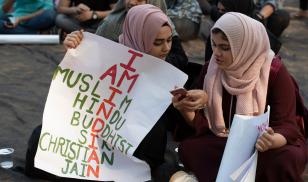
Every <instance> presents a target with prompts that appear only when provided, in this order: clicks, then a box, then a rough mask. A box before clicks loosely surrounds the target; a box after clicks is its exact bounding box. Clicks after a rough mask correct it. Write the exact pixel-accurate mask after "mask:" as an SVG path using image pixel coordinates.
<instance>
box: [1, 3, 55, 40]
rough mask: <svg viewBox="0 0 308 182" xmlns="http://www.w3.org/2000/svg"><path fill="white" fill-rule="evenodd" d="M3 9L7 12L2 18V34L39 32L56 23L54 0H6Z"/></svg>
mask: <svg viewBox="0 0 308 182" xmlns="http://www.w3.org/2000/svg"><path fill="white" fill-rule="evenodd" d="M13 6H14V8H13V10H12V11H11V12H9V10H10V9H12V7H13ZM2 9H3V11H4V12H7V13H5V14H4V16H2V18H1V19H0V34H37V33H39V32H40V31H42V30H47V29H48V28H51V27H52V26H53V25H54V19H55V15H56V12H55V10H54V5H53V1H52V0H4V2H3V6H2Z"/></svg>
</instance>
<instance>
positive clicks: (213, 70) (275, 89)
mask: <svg viewBox="0 0 308 182" xmlns="http://www.w3.org/2000/svg"><path fill="white" fill-rule="evenodd" d="M211 32H212V34H211V37H212V38H211V41H212V47H213V55H212V57H211V60H210V62H209V63H208V64H205V66H204V69H203V72H202V75H201V77H200V81H199V86H198V89H194V90H189V91H188V92H187V94H186V95H185V97H184V98H183V99H180V98H181V97H182V95H176V96H174V97H173V99H172V102H173V105H174V107H175V108H176V109H178V110H179V111H180V112H181V114H182V115H183V117H184V118H185V121H183V122H180V121H179V122H178V123H179V124H178V127H177V131H176V134H177V135H179V136H182V138H181V139H182V140H181V143H180V145H179V156H180V159H181V161H182V162H183V164H184V167H185V168H186V169H187V170H188V171H190V172H192V173H193V174H194V175H195V176H196V177H197V179H198V180H199V181H202V182H205V181H215V179H216V176H217V173H218V169H219V165H220V162H221V159H222V156H223V152H224V148H225V145H226V141H227V138H228V134H229V130H230V127H231V125H232V120H233V117H234V114H241V115H246V116H257V115H260V114H263V113H264V112H265V109H266V106H267V105H270V107H271V114H270V118H269V127H268V128H267V129H266V131H265V132H264V133H263V134H262V135H261V136H260V137H259V138H258V139H257V141H256V144H255V147H256V149H257V150H258V152H259V153H258V164H257V171H256V179H255V181H256V182H272V181H279V182H289V181H298V182H300V181H303V180H302V178H301V176H302V173H303V171H304V169H305V165H306V161H307V155H306V154H307V148H306V141H305V137H304V133H303V130H302V127H301V126H302V123H300V121H299V120H297V113H296V88H295V85H294V83H293V81H292V78H291V76H290V75H289V73H288V71H287V69H286V68H285V66H284V65H283V64H282V62H281V60H280V57H279V56H275V54H274V52H273V51H272V50H271V49H270V43H269V39H268V36H267V32H266V29H265V27H264V25H263V24H262V23H260V22H259V21H256V20H254V19H252V18H250V17H248V16H246V15H243V14H241V13H235V12H229V13H226V14H224V15H223V16H222V17H221V18H219V19H218V20H217V21H216V23H215V25H214V27H213V28H212V30H211ZM277 65H279V67H278V66H277ZM183 136H184V137H183ZM239 142H240V141H239ZM175 174H177V173H175ZM181 174H183V175H184V176H185V175H187V174H185V173H184V172H181ZM183 175H181V176H183Z"/></svg>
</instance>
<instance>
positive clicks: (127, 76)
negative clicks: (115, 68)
mask: <svg viewBox="0 0 308 182" xmlns="http://www.w3.org/2000/svg"><path fill="white" fill-rule="evenodd" d="M138 76H139V74H136V75H133V76H130V75H129V74H128V71H127V70H125V71H124V72H123V74H122V76H121V78H120V80H119V82H118V84H117V87H119V86H120V85H121V84H122V81H123V80H124V77H126V78H127V80H131V79H133V81H132V82H131V84H130V85H129V88H128V90H127V92H128V93H129V92H130V90H131V89H132V88H133V86H134V85H135V82H136V81H137V78H138Z"/></svg>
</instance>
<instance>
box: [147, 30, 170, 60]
mask: <svg viewBox="0 0 308 182" xmlns="http://www.w3.org/2000/svg"><path fill="white" fill-rule="evenodd" d="M171 44H172V31H171V28H170V27H169V26H162V27H161V28H160V31H159V32H158V34H157V37H156V39H155V40H154V42H153V48H152V49H151V51H150V52H149V54H150V55H152V56H154V57H157V58H160V59H163V60H165V58H166V56H167V54H168V53H169V51H170V49H171Z"/></svg>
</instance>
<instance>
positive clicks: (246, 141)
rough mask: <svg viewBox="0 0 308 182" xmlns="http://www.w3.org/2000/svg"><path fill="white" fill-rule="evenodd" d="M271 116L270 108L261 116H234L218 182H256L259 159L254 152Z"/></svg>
mask: <svg viewBox="0 0 308 182" xmlns="http://www.w3.org/2000/svg"><path fill="white" fill-rule="evenodd" d="M269 115H270V107H269V106H268V108H267V112H266V113H264V114H262V115H259V116H243V115H237V114H236V115H234V118H233V121H232V126H231V129H230V133H229V136H228V140H227V144H226V147H225V150H224V154H223V157H222V161H221V163H220V167H219V171H218V175H217V179H216V181H217V182H232V181H242V180H243V181H244V180H246V181H250V180H251V181H254V179H255V170H256V165H257V159H258V158H257V154H255V155H253V152H255V144H256V141H257V139H258V137H259V135H260V134H261V133H262V132H264V131H265V129H266V128H267V127H268V122H269ZM249 159H250V160H249ZM245 162H246V163H245Z"/></svg>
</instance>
